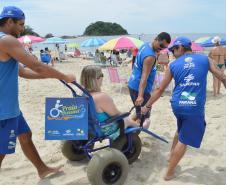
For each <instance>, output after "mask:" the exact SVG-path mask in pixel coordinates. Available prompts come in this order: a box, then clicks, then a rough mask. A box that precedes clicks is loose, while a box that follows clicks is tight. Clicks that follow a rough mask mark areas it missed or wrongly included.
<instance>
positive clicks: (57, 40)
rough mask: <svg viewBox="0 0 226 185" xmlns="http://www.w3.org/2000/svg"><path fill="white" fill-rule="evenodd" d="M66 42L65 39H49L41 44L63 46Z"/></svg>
mask: <svg viewBox="0 0 226 185" xmlns="http://www.w3.org/2000/svg"><path fill="white" fill-rule="evenodd" d="M67 42H68V41H66V40H65V39H62V38H60V37H51V38H48V39H46V40H45V41H44V42H43V44H65V43H67Z"/></svg>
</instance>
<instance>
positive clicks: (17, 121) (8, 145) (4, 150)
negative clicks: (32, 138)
mask: <svg viewBox="0 0 226 185" xmlns="http://www.w3.org/2000/svg"><path fill="white" fill-rule="evenodd" d="M27 132H30V128H29V126H28V124H27V122H26V121H25V119H24V117H23V114H22V113H20V115H19V116H17V117H15V118H11V119H7V120H0V154H11V153H14V152H15V148H16V138H17V136H19V135H20V134H23V133H27Z"/></svg>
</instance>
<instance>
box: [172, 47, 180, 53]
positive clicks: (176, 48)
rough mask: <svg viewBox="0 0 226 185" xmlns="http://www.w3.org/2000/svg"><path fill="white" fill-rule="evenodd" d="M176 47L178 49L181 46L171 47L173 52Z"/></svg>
mask: <svg viewBox="0 0 226 185" xmlns="http://www.w3.org/2000/svg"><path fill="white" fill-rule="evenodd" d="M175 49H176V50H178V49H179V46H175V47H173V48H172V49H171V52H172V53H174V50H175Z"/></svg>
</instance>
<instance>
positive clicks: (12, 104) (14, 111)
mask: <svg viewBox="0 0 226 185" xmlns="http://www.w3.org/2000/svg"><path fill="white" fill-rule="evenodd" d="M4 35H5V34H4V33H2V32H0V39H1V37H2V36H4ZM18 72H19V69H18V62H17V61H16V60H15V59H13V58H11V59H9V60H8V61H4V62H2V61H0V120H6V119H10V118H14V117H17V116H19V114H20V110H19V100H18Z"/></svg>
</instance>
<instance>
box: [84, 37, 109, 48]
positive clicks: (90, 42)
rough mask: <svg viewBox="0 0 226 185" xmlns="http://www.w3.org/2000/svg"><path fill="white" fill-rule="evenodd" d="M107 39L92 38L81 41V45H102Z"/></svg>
mask: <svg viewBox="0 0 226 185" xmlns="http://www.w3.org/2000/svg"><path fill="white" fill-rule="evenodd" d="M105 42H106V41H105V40H104V39H101V38H90V39H87V40H85V41H83V42H82V43H81V47H95V46H101V45H103V44H104V43H105Z"/></svg>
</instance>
